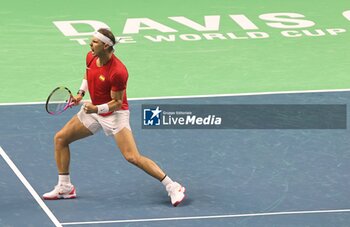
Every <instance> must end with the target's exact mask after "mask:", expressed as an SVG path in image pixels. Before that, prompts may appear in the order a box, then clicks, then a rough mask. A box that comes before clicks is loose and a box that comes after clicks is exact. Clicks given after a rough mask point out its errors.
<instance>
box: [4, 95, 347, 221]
mask: <svg viewBox="0 0 350 227" xmlns="http://www.w3.org/2000/svg"><path fill="white" fill-rule="evenodd" d="M349 96H350V93H349V92H347V91H344V92H314V93H294V94H265V95H247V96H226V97H205V98H200V97H198V98H194V97H192V98H178V99H151V100H133V101H130V104H131V108H130V109H131V113H132V114H131V124H132V129H133V132H134V135H135V138H136V141H137V143H138V147H139V149H140V151H141V152H142V153H143V154H144V155H146V156H149V157H151V158H152V159H154V160H155V161H156V162H158V163H159V164H160V166H161V167H162V168H163V169H164V170H165V171H166V172H167V173H168V174H169V175H171V176H173V178H175V180H178V181H180V182H181V183H183V184H184V185H185V186H186V188H187V199H186V200H185V201H184V202H183V203H182V204H181V205H180V206H179V207H176V208H174V207H172V206H171V204H170V202H169V198H168V196H167V194H166V192H165V190H164V188H163V186H162V185H161V184H160V183H159V182H157V181H156V180H154V179H153V178H151V177H149V176H148V175H146V174H145V173H143V172H142V171H140V170H139V169H137V168H135V167H134V166H132V165H130V164H129V163H127V162H126V161H125V160H124V158H123V157H122V155H121V154H120V152H119V150H118V149H117V148H116V145H115V144H114V141H113V140H112V139H111V138H109V137H106V136H105V135H104V134H103V133H98V134H97V135H95V136H93V137H89V138H87V139H85V140H82V141H78V142H75V143H73V144H72V146H71V151H72V152H71V155H72V160H71V177H72V181H73V183H74V184H75V185H76V187H77V193H78V198H77V199H74V200H60V201H45V204H46V206H47V208H48V209H49V211H51V212H52V214H53V215H54V217H55V218H56V219H57V220H58V222H59V223H60V225H63V226H164V225H175V226H347V225H348V223H349V222H350V205H349V201H348V200H347V198H348V196H349V187H350V183H349V182H350V171H349V170H350V166H349V162H350V153H349V148H350V143H349V139H348V138H349V131H348V130H347V129H334V130H288V129H286V130H268V129H266V130H234V129H231V130H230V129H225V130H217V129H214V130H205V129H203V130H201V129H196V130H164V129H163V130H161V129H159V130H147V129H142V128H141V122H142V121H141V105H142V104H169V103H170V104H194V103H195V104H262V103H263V104H281V103H283V104H286V103H287V104H348V100H349V98H350V97H349ZM77 111H78V109H77V108H75V109H74V108H73V109H71V110H69V111H67V112H66V113H64V114H63V115H61V116H57V117H52V116H49V115H48V114H47V113H46V112H45V110H44V106H43V105H42V104H32V105H3V106H0V112H1V115H2V118H1V129H2V130H1V136H0V146H1V147H2V149H3V151H5V152H6V154H7V155H8V156H9V158H10V159H11V160H12V161H13V163H14V164H15V165H16V166H17V167H18V169H19V170H20V171H21V173H22V174H23V175H24V177H25V178H26V179H27V180H28V182H29V183H30V184H31V186H32V187H33V189H34V190H35V192H36V193H37V194H39V195H41V194H43V193H44V192H46V191H47V190H50V189H51V188H52V186H53V185H54V184H56V181H57V172H56V167H55V162H54V157H53V136H54V132H55V131H57V130H58V129H60V128H61V127H62V126H63V125H64V124H65V122H66V121H67V120H68V119H69V118H70V117H71V116H72V115H73V114H75V113H76V112H77ZM258 116H259V113H257V117H258ZM0 163H1V165H0V166H1V184H0V191H1V208H0V211H1V212H0V225H2V226H54V223H53V221H52V219H50V218H49V217H48V215H47V213H45V212H44V210H43V209H42V207H41V206H39V205H38V203H37V202H36V201H35V199H34V198H33V196H32V195H31V194H30V193H29V191H28V189H27V188H26V187H25V186H24V184H23V183H22V182H21V181H20V180H19V179H18V177H17V176H16V174H15V173H14V171H12V169H11V168H10V166H9V165H8V164H7V163H6V162H5V161H4V159H2V158H1V159H0Z"/></svg>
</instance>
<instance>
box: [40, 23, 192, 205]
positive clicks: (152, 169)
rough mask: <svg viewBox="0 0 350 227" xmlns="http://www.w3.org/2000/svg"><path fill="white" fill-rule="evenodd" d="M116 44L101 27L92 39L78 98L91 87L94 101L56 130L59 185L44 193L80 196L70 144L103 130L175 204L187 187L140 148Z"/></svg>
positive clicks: (51, 197)
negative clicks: (71, 167)
mask: <svg viewBox="0 0 350 227" xmlns="http://www.w3.org/2000/svg"><path fill="white" fill-rule="evenodd" d="M115 44H116V40H115V37H114V35H113V33H112V32H111V31H110V30H108V29H104V28H102V29H99V30H98V31H97V32H95V33H94V34H93V36H92V38H91V43H90V47H91V51H90V52H89V53H88V54H87V57H86V65H87V69H86V74H85V77H84V79H83V81H82V84H81V87H80V89H79V91H78V93H77V95H76V96H75V97H74V102H75V104H76V105H77V104H78V103H79V102H80V101H81V100H82V98H83V96H84V94H85V92H86V91H87V90H88V91H89V93H90V97H91V103H85V104H84V105H83V106H82V107H81V109H80V111H79V112H78V113H77V115H75V116H74V117H72V119H71V120H70V121H68V123H67V124H66V125H65V126H64V127H63V128H62V129H61V130H60V131H59V132H57V133H56V135H55V138H54V145H55V159H56V164H57V169H58V184H57V185H56V186H55V188H54V189H53V190H52V191H50V192H48V193H45V194H44V195H43V198H44V199H48V200H56V199H72V198H75V197H76V196H77V193H76V189H75V187H74V186H73V184H72V183H71V180H70V175H69V162H70V149H69V144H70V143H72V142H74V141H76V140H79V139H82V138H85V137H88V136H90V135H93V134H95V133H96V132H97V131H99V130H100V129H103V131H104V133H105V134H106V135H107V136H113V138H114V140H115V141H116V144H117V145H118V147H119V149H120V151H121V153H122V154H123V156H124V158H125V159H126V160H127V161H128V162H130V163H132V164H134V165H135V166H137V167H139V168H140V169H142V170H144V171H145V172H146V173H148V174H149V175H151V176H152V177H154V178H156V179H158V180H159V181H160V182H161V183H162V184H163V185H164V186H165V189H166V191H167V192H168V195H169V196H170V199H171V203H172V204H173V206H177V205H178V204H179V203H180V202H181V201H182V200H183V199H184V198H185V194H184V193H185V187H183V186H181V185H180V184H179V183H177V182H174V181H172V180H171V179H170V177H169V176H167V175H166V174H165V173H164V172H163V171H162V170H161V169H160V168H159V166H158V165H157V164H156V163H155V162H154V161H152V160H151V159H149V158H147V157H145V156H143V155H141V154H140V153H139V151H138V149H137V146H136V143H135V140H134V138H133V134H132V131H131V128H130V124H129V117H130V113H129V107H128V101H127V97H126V88H127V81H128V71H127V69H126V67H125V66H124V64H123V63H122V62H121V61H120V60H119V59H118V58H117V57H116V56H115V55H114V47H113V46H114V45H115Z"/></svg>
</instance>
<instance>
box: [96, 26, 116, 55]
mask: <svg viewBox="0 0 350 227" xmlns="http://www.w3.org/2000/svg"><path fill="white" fill-rule="evenodd" d="M97 31H98V32H99V33H101V34H102V35H104V36H107V37H108V38H109V39H110V40H112V42H113V45H115V37H114V35H113V33H112V31H111V30H109V29H108V28H100V29H98V30H97ZM108 50H109V51H112V50H114V49H113V47H109V49H108Z"/></svg>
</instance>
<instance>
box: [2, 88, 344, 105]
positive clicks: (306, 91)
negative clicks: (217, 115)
mask: <svg viewBox="0 0 350 227" xmlns="http://www.w3.org/2000/svg"><path fill="white" fill-rule="evenodd" d="M349 91H350V89H329V90H304V91H274V92H252V93H233V94H212V95H189V96H161V97H143V98H128V101H142V100H157V99H159V100H161V99H189V98H216V97H231V96H253V95H280V94H303V93H325V92H349ZM87 101H89V100H83V101H82V102H87ZM45 103H46V102H15V103H0V106H16V105H41V104H45Z"/></svg>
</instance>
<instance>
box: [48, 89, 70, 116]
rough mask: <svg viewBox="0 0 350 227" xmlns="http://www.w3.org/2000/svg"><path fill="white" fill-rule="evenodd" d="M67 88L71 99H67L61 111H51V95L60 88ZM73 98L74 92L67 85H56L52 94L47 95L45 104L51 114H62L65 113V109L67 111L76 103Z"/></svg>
mask: <svg viewBox="0 0 350 227" xmlns="http://www.w3.org/2000/svg"><path fill="white" fill-rule="evenodd" d="M62 88H63V89H65V90H66V91H67V92H68V93H69V99H68V100H66V105H65V106H64V108H63V109H62V110H61V111H58V112H51V111H49V104H50V98H51V96H52V95H53V94H54V93H55V92H56V91H57V90H59V89H62ZM72 100H73V95H72V92H71V91H70V90H69V89H68V88H67V87H63V86H61V87H56V88H55V89H53V91H52V92H51V93H50V95H49V96H48V97H47V99H46V104H45V109H46V112H48V113H49V114H51V115H58V114H61V113H63V112H64V111H66V110H67V109H68V108H71V107H72V106H73V105H74V102H72Z"/></svg>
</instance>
